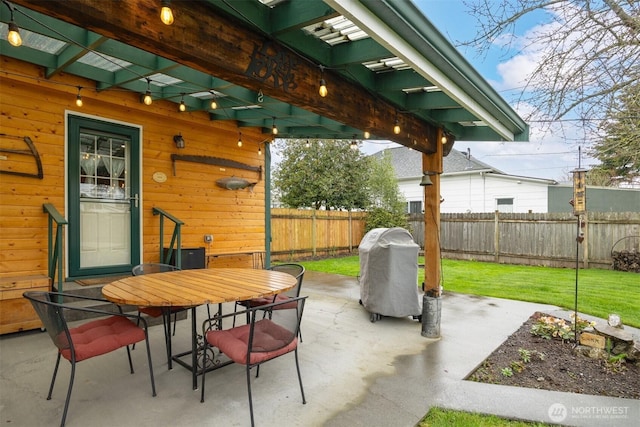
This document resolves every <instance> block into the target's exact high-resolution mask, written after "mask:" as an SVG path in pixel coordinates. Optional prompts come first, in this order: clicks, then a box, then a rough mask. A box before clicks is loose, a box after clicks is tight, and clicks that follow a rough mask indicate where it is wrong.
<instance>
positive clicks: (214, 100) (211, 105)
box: [209, 90, 218, 110]
mask: <svg viewBox="0 0 640 427" xmlns="http://www.w3.org/2000/svg"><path fill="white" fill-rule="evenodd" d="M209 92H211V96H212V97H213V98H211V104H210V107H211V109H212V110H215V109H216V108H218V103H217V102H216V94H215V93H214V92H213V91H212V90H211V91H209Z"/></svg>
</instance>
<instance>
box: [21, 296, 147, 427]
mask: <svg viewBox="0 0 640 427" xmlns="http://www.w3.org/2000/svg"><path fill="white" fill-rule="evenodd" d="M23 296H24V297H25V298H27V299H28V300H29V301H30V302H31V304H32V305H33V306H34V309H35V311H36V313H38V316H39V317H40V319H41V320H42V323H43V325H44V327H45V328H46V329H47V331H48V332H49V334H50V335H51V339H52V340H53V341H54V344H56V346H57V347H58V356H57V359H56V366H55V368H54V370H53V377H52V378H51V385H50V386H49V393H48V394H47V400H51V395H52V393H53V386H54V384H55V381H56V375H57V373H58V366H59V365H60V358H61V356H62V348H60V346H59V345H58V342H57V339H56V338H57V337H54V336H53V335H52V333H53V331H54V330H56V329H58V330H60V329H62V331H63V332H64V334H65V338H66V342H67V343H68V344H69V347H68V348H69V351H70V353H71V360H70V363H71V376H70V379H69V388H68V390H67V398H66V400H65V403H64V410H63V412H62V421H61V423H60V425H61V426H64V424H65V421H66V418H67V411H68V409H69V402H70V400H71V391H72V389H73V381H74V378H75V372H76V363H77V361H76V351H75V345H74V344H73V340H72V338H71V333H70V332H69V327H68V325H67V320H66V318H65V314H64V312H65V311H80V312H85V313H92V314H94V315H97V316H119V317H124V318H128V319H131V320H132V321H133V320H138V316H137V315H134V314H126V313H123V312H122V307H120V306H119V305H116V304H113V303H111V302H110V301H107V300H104V299H101V298H92V297H86V296H81V295H73V294H65V293H57V292H43V291H27V292H25V293H24V294H23ZM64 299H73V300H83V301H97V302H101V303H104V304H111V305H112V306H113V307H117V311H113V312H112V311H107V310H100V309H95V308H90V307H81V306H77V305H69V304H68V303H64V302H56V301H55V300H58V301H61V300H64ZM42 306H47V310H46V311H47V314H48V313H50V310H48V308H53V309H54V313H55V318H52V317H50V316H48V315H47V316H45V313H43V307H42ZM139 320H142V323H143V330H144V337H145V341H146V345H147V359H148V361H149V374H150V377H151V392H152V396H156V385H155V381H154V378H153V365H152V362H151V349H150V347H149V333H148V327H147V322H146V320H144V319H139ZM52 322H56V323H57V325H54V324H52ZM87 323H88V322H87ZM56 326H58V327H57V328H56ZM125 347H126V349H127V357H128V359H129V369H130V371H131V373H132V374H133V373H134V372H133V362H132V361H131V351H130V350H129V346H128V345H127V346H125ZM96 357H97V356H96Z"/></svg>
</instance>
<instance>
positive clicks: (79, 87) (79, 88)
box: [76, 86, 83, 107]
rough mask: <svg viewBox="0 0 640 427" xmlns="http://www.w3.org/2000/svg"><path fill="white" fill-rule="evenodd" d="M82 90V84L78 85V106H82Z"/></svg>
mask: <svg viewBox="0 0 640 427" xmlns="http://www.w3.org/2000/svg"><path fill="white" fill-rule="evenodd" d="M81 90H82V86H78V94H77V95H76V105H77V106H78V107H82V104H83V102H82V95H80V91H81Z"/></svg>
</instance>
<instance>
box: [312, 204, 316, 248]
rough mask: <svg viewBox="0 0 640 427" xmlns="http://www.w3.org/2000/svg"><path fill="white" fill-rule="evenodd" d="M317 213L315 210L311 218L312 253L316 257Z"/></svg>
mask: <svg viewBox="0 0 640 427" xmlns="http://www.w3.org/2000/svg"><path fill="white" fill-rule="evenodd" d="M316 212H317V210H316V209H314V210H313V215H312V216H311V241H312V243H311V253H312V254H313V256H314V257H315V256H316Z"/></svg>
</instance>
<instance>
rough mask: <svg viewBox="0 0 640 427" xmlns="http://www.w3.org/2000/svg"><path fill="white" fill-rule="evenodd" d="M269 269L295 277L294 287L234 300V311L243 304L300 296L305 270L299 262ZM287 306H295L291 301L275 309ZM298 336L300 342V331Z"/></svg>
mask: <svg viewBox="0 0 640 427" xmlns="http://www.w3.org/2000/svg"><path fill="white" fill-rule="evenodd" d="M269 270H273V271H282V272H284V273H288V274H290V275H292V276H293V277H295V278H296V279H297V281H298V282H297V283H296V286H295V287H293V288H291V289H289V290H288V291H286V292H282V293H280V294H276V295H274V296H267V297H262V298H254V299H250V300H246V301H236V305H235V309H234V311H236V310H237V308H238V306H243V307H245V308H254V307H261V306H266V305H269V304H272V303H274V302H282V301H290V300H291V299H292V298H297V297H299V296H300V290H301V289H302V279H303V278H304V272H305V269H304V266H302V265H300V264H279V265H274V266H271V268H269ZM289 308H295V304H293V303H291V304H283V305H278V306H277V308H276V310H282V309H289ZM267 312H268V311H265V312H264V314H266V313H267ZM248 316H249V313H248V312H247V323H249V317H248ZM233 320H234V324H233V326H235V318H234V319H233ZM299 337H300V342H302V333H300V335H299Z"/></svg>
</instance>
